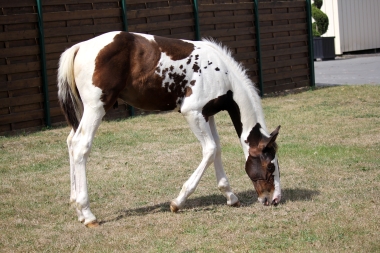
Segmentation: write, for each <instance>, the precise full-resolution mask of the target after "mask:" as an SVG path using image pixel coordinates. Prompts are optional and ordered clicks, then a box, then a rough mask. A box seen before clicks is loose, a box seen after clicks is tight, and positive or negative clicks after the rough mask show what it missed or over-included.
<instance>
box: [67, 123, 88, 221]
mask: <svg viewBox="0 0 380 253" xmlns="http://www.w3.org/2000/svg"><path fill="white" fill-rule="evenodd" d="M74 134H75V132H74V129H71V131H70V134H69V136H68V137H67V147H68V150H69V158H70V204H73V205H75V201H76V199H77V193H76V189H75V164H74V156H73V147H72V140H73V137H74ZM75 209H76V211H77V214H78V220H79V221H80V222H83V221H84V217H83V214H82V211H81V210H79V209H78V208H76V207H75Z"/></svg>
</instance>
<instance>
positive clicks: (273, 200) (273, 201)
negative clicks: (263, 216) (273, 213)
mask: <svg viewBox="0 0 380 253" xmlns="http://www.w3.org/2000/svg"><path fill="white" fill-rule="evenodd" d="M257 200H258V201H259V202H260V203H261V204H263V205H264V206H269V205H274V206H277V205H278V204H279V203H280V201H281V195H274V196H273V197H271V196H262V197H259V198H257Z"/></svg>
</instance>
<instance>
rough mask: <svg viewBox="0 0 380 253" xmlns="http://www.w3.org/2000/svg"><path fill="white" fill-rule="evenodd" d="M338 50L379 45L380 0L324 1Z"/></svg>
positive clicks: (330, 33) (352, 49) (338, 52)
mask: <svg viewBox="0 0 380 253" xmlns="http://www.w3.org/2000/svg"><path fill="white" fill-rule="evenodd" d="M321 9H322V11H323V12H324V13H326V14H327V16H328V17H329V23H330V25H329V29H328V31H327V32H326V34H324V35H323V37H327V36H335V53H336V54H342V53H344V52H350V51H358V50H367V49H375V48H380V0H324V1H323V6H322V8H321Z"/></svg>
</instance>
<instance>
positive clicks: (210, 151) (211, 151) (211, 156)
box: [203, 143, 219, 162]
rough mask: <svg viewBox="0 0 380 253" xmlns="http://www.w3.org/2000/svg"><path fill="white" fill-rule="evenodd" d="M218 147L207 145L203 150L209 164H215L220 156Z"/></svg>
mask: <svg viewBox="0 0 380 253" xmlns="http://www.w3.org/2000/svg"><path fill="white" fill-rule="evenodd" d="M218 152H219V151H218V147H217V145H216V144H215V143H212V144H209V145H207V147H206V148H204V150H203V157H204V158H206V159H207V161H208V162H213V161H214V160H215V157H216V155H217V154H218Z"/></svg>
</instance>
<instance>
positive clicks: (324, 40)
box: [314, 37, 335, 60]
mask: <svg viewBox="0 0 380 253" xmlns="http://www.w3.org/2000/svg"><path fill="white" fill-rule="evenodd" d="M334 41H335V37H314V60H316V59H321V60H334V59H335V43H334Z"/></svg>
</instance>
